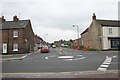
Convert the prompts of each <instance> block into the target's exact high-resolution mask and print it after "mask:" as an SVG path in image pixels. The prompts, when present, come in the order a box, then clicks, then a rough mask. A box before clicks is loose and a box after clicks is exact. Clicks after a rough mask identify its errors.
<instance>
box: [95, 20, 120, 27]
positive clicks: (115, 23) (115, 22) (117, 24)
mask: <svg viewBox="0 0 120 80" xmlns="http://www.w3.org/2000/svg"><path fill="white" fill-rule="evenodd" d="M96 21H97V22H98V23H99V24H101V25H102V26H108V27H109V26H110V27H120V21H118V20H99V19H97V20H96Z"/></svg>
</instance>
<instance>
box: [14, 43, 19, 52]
mask: <svg viewBox="0 0 120 80" xmlns="http://www.w3.org/2000/svg"><path fill="white" fill-rule="evenodd" d="M13 51H18V43H14V44H13Z"/></svg>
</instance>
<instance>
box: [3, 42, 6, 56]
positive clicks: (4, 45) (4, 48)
mask: <svg viewBox="0 0 120 80" xmlns="http://www.w3.org/2000/svg"><path fill="white" fill-rule="evenodd" d="M3 53H4V54H5V53H7V44H6V43H4V44H3Z"/></svg>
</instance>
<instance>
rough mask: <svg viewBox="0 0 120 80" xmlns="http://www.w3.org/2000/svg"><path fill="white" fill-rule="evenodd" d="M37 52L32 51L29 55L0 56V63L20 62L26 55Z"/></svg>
mask: <svg viewBox="0 0 120 80" xmlns="http://www.w3.org/2000/svg"><path fill="white" fill-rule="evenodd" d="M37 52H38V51H33V52H31V53H25V54H7V55H2V61H10V60H22V59H24V58H25V57H27V56H28V55H31V54H36V53H37Z"/></svg>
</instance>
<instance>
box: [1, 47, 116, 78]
mask: <svg viewBox="0 0 120 80" xmlns="http://www.w3.org/2000/svg"><path fill="white" fill-rule="evenodd" d="M2 72H3V77H5V78H6V77H8V78H9V77H11V78H12V77H15V78H16V77H18V78H19V77H26V78H31V77H32V78H36V77H37V78H44V77H48V78H51V77H57V78H59V77H63V78H65V77H69V78H70V77H79V76H80V75H84V74H85V75H87V74H88V75H90V74H93V75H96V74H108V73H110V74H114V75H115V76H114V77H115V78H117V77H118V75H117V72H118V52H117V51H80V50H74V49H67V48H63V49H62V52H60V51H59V48H55V49H53V48H51V49H50V53H42V54H41V53H40V51H37V52H36V53H32V54H30V55H27V56H25V58H24V59H21V60H9V61H7V60H3V62H2ZM73 74H74V75H73ZM106 77H108V76H106ZM109 77H112V76H109Z"/></svg>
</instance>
